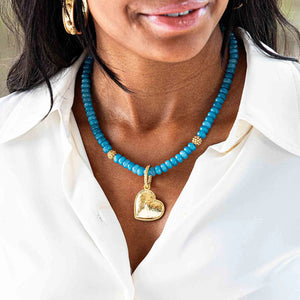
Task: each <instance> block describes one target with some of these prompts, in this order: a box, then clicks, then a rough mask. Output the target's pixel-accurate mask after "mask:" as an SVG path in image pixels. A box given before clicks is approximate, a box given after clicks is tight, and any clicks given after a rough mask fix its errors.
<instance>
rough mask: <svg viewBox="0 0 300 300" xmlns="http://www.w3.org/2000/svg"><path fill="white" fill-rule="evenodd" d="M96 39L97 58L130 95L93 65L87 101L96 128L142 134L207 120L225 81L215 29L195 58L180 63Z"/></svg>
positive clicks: (217, 35) (218, 33) (218, 37)
mask: <svg viewBox="0 0 300 300" xmlns="http://www.w3.org/2000/svg"><path fill="white" fill-rule="evenodd" d="M101 39H102V40H101V43H98V45H99V44H101V51H100V50H99V52H98V53H100V55H101V57H102V58H103V60H104V61H105V63H106V64H107V65H109V66H110V67H111V68H112V69H113V70H114V71H115V72H116V74H117V75H118V77H119V79H120V81H121V82H122V83H123V84H124V85H125V86H126V87H128V88H129V89H130V90H131V91H133V92H134V93H132V94H129V93H126V92H125V91H123V90H122V89H121V88H119V87H118V86H117V85H116V84H114V83H113V82H112V81H111V79H109V78H107V76H105V75H104V73H103V72H102V70H101V69H100V68H99V67H98V65H97V64H94V70H93V74H92V97H93V101H94V102H95V111H96V113H97V115H98V116H101V123H107V124H108V123H111V122H113V123H114V125H117V126H126V127H129V128H130V129H131V130H135V131H139V132H143V131H146V130H147V131H149V130H153V129H155V128H156V127H160V126H163V125H166V124H168V125H171V124H176V125H178V124H182V122H186V121H187V119H188V120H189V122H193V121H196V122H199V118H201V117H205V116H206V114H207V112H208V110H209V109H210V107H211V105H212V104H213V101H214V99H215V97H216V95H217V94H218V90H219V88H220V86H221V83H222V79H223V76H224V66H223V67H222V65H221V56H220V51H221V45H222V35H221V32H220V30H219V28H217V29H216V30H215V31H214V32H213V34H212V36H211V37H210V39H209V41H208V42H207V43H206V45H205V47H204V48H203V49H202V51H201V52H200V53H199V54H198V55H196V56H195V57H193V58H192V59H190V60H187V61H184V62H179V63H166V62H158V61H153V60H148V59H145V58H142V57H140V56H137V55H135V54H134V53H132V52H129V51H126V49H124V48H120V46H118V45H116V44H114V43H113V42H112V41H110V42H109V43H108V42H105V39H106V38H105V36H103V35H102V36H101ZM102 45H103V46H102ZM226 58H227V57H226ZM116 122H117V123H118V124H116Z"/></svg>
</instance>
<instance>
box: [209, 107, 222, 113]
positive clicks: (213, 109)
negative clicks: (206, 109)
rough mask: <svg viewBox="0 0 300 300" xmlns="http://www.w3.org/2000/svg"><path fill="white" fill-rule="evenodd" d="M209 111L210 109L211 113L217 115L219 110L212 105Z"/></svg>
mask: <svg viewBox="0 0 300 300" xmlns="http://www.w3.org/2000/svg"><path fill="white" fill-rule="evenodd" d="M210 111H212V112H213V113H215V114H216V115H218V114H219V112H220V111H219V110H218V109H217V108H215V107H212V108H211V109H210Z"/></svg>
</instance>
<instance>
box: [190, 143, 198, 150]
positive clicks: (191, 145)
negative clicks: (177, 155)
mask: <svg viewBox="0 0 300 300" xmlns="http://www.w3.org/2000/svg"><path fill="white" fill-rule="evenodd" d="M188 147H189V148H190V149H191V150H192V151H195V150H196V149H197V147H196V145H195V144H193V143H189V144H188Z"/></svg>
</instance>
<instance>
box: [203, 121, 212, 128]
mask: <svg viewBox="0 0 300 300" xmlns="http://www.w3.org/2000/svg"><path fill="white" fill-rule="evenodd" d="M202 125H203V126H205V127H207V128H210V127H211V125H212V124H211V123H210V122H207V121H204V122H202Z"/></svg>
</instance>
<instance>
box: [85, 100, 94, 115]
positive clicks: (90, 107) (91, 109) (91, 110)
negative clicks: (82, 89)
mask: <svg viewBox="0 0 300 300" xmlns="http://www.w3.org/2000/svg"><path fill="white" fill-rule="evenodd" d="M91 103H92V102H91ZM91 103H88V102H87V103H86V104H91ZM85 112H86V113H89V112H94V108H93V107H92V106H87V107H86V108H85Z"/></svg>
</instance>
